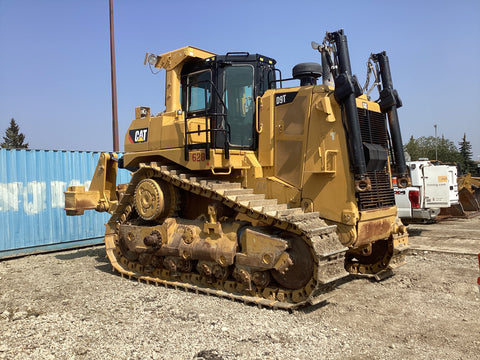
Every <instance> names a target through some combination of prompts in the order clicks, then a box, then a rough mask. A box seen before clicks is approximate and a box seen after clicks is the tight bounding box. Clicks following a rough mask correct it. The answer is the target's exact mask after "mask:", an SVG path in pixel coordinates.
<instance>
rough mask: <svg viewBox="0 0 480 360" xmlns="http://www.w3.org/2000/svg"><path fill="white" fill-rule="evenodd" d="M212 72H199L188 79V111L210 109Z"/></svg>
mask: <svg viewBox="0 0 480 360" xmlns="http://www.w3.org/2000/svg"><path fill="white" fill-rule="evenodd" d="M211 78H212V75H211V72H210V71H209V70H205V71H199V72H196V73H193V74H190V75H188V77H187V89H188V90H187V99H188V108H187V111H189V112H191V111H200V110H205V109H206V108H208V107H210V93H211Z"/></svg>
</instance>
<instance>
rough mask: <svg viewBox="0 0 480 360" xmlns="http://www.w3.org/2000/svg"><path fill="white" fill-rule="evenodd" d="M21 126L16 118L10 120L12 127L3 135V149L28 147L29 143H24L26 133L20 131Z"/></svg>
mask: <svg viewBox="0 0 480 360" xmlns="http://www.w3.org/2000/svg"><path fill="white" fill-rule="evenodd" d="M18 131H19V127H18V125H17V123H16V122H15V119H14V118H12V120H10V127H9V128H8V129H7V130H5V136H4V137H3V141H4V142H3V143H1V144H0V146H1V147H2V148H3V149H27V148H28V143H27V144H24V143H23V141H24V140H25V135H23V134H22V133H19V132H18Z"/></svg>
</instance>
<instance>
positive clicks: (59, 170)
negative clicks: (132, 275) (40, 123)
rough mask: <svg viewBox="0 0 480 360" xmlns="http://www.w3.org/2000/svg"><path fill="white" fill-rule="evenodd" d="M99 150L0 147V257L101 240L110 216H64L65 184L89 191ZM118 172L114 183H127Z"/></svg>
mask: <svg viewBox="0 0 480 360" xmlns="http://www.w3.org/2000/svg"><path fill="white" fill-rule="evenodd" d="M99 155H100V153H99V152H88V151H46V150H7V149H0V258H2V257H10V256H18V255H23V254H28V253H33V252H39V251H50V250H57V249H66V248H72V247H77V246H83V245H90V244H99V243H101V242H102V241H103V234H104V232H105V226H104V224H105V223H106V222H107V221H108V217H109V214H106V213H103V214H99V213H97V212H95V211H92V210H91V211H85V214H84V215H82V216H74V217H71V216H68V217H67V216H66V214H65V211H64V210H63V207H64V199H65V196H64V191H65V190H66V188H67V186H73V185H84V186H85V189H88V187H89V185H90V179H91V177H92V175H93V172H94V171H95V166H96V164H97V161H98V158H99ZM129 174H130V173H129V172H128V171H127V170H123V169H119V171H118V173H117V183H126V182H128V181H129V180H130V175H129Z"/></svg>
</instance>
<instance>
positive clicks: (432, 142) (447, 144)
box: [404, 136, 461, 163]
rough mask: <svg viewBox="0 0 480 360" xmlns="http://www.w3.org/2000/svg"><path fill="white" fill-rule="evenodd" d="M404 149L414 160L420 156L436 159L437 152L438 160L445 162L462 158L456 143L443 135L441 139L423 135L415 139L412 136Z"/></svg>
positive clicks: (453, 161)
mask: <svg viewBox="0 0 480 360" xmlns="http://www.w3.org/2000/svg"><path fill="white" fill-rule="evenodd" d="M404 149H405V151H406V152H408V154H409V155H410V157H411V159H412V160H418V159H420V158H427V159H429V160H435V154H436V155H437V160H438V161H440V162H444V163H455V162H456V163H458V162H460V160H461V156H460V153H459V152H458V150H457V148H456V146H455V143H454V142H453V141H450V140H448V139H445V138H444V137H443V136H442V137H441V138H440V139H439V138H436V137H434V136H428V137H426V136H421V137H419V138H418V139H414V138H413V136H412V137H410V140H409V141H408V143H407V144H406V145H404ZM435 149H436V151H435Z"/></svg>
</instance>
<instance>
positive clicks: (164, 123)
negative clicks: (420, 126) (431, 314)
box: [65, 29, 410, 309]
mask: <svg viewBox="0 0 480 360" xmlns="http://www.w3.org/2000/svg"><path fill="white" fill-rule="evenodd" d="M312 47H313V49H314V50H315V51H317V50H318V52H319V53H320V58H321V64H320V63H301V64H298V65H296V66H295V67H294V68H293V70H292V78H288V79H285V78H282V74H281V71H280V70H279V69H277V68H276V67H275V65H276V61H275V60H274V59H273V58H270V57H267V56H264V55H260V54H250V53H248V52H229V53H227V54H225V55H217V54H214V53H212V52H208V51H205V50H201V49H198V48H195V47H192V46H187V47H184V48H181V49H178V50H174V51H171V52H167V53H164V54H162V55H156V54H153V53H147V54H146V56H145V65H148V66H149V67H150V68H151V69H158V70H159V71H160V70H161V69H164V70H165V71H166V81H165V110H164V111H163V112H161V113H158V114H153V113H152V112H151V110H150V108H149V107H144V106H140V107H137V108H135V119H134V120H133V121H132V122H131V124H130V126H129V128H128V130H127V132H126V135H125V145H124V146H125V151H124V153H123V156H121V157H120V158H119V157H118V155H117V154H115V153H102V154H101V156H100V159H99V161H98V165H97V168H96V170H95V173H94V175H93V179H92V183H91V185H90V188H89V190H88V191H85V188H84V187H81V186H80V187H79V186H74V187H69V188H67V191H66V192H65V210H66V212H67V215H81V214H83V212H84V210H88V209H94V210H96V211H99V212H102V211H107V212H109V213H110V214H111V218H110V220H109V221H108V223H107V224H106V232H105V246H106V253H107V256H108V258H109V260H110V262H111V264H112V266H113V268H114V270H116V271H118V272H119V273H120V274H121V275H122V276H125V277H128V278H135V279H138V280H139V281H143V282H147V283H154V284H157V285H159V284H160V285H164V286H166V287H174V288H180V289H183V290H186V291H194V292H196V293H204V294H214V295H216V296H220V297H223V298H228V299H232V300H239V301H242V302H245V303H252V304H257V305H258V306H265V307H271V308H281V309H296V308H298V307H301V306H305V305H308V304H317V303H319V302H322V301H324V300H325V298H327V297H328V294H329V293H330V292H331V291H332V290H334V289H335V288H336V287H337V286H338V284H339V283H341V282H342V281H345V278H346V276H348V275H349V274H357V275H365V276H369V277H375V278H377V279H381V278H383V277H385V276H389V275H391V274H392V269H394V268H395V267H397V266H399V265H402V264H404V263H405V250H406V249H407V248H408V234H407V231H406V227H405V226H404V225H403V224H402V223H401V221H400V220H399V219H398V217H397V208H396V206H395V197H394V192H393V186H392V179H393V178H396V179H397V186H399V187H406V186H408V185H409V183H410V180H409V177H408V171H407V168H406V165H405V158H404V152H403V145H402V139H401V133H400V126H399V122H398V114H397V108H398V107H400V106H401V105H402V104H401V100H400V98H399V96H398V93H397V92H396V90H395V89H394V88H393V82H392V77H391V72H390V65H389V60H388V56H387V55H386V53H385V52H381V53H378V54H371V56H370V60H369V63H370V68H369V69H370V70H371V69H373V71H374V73H375V77H376V81H375V83H374V86H372V88H374V87H377V88H378V91H379V99H378V100H376V101H373V100H370V97H369V95H368V94H367V93H366V91H365V88H366V87H364V88H362V87H361V86H360V85H359V82H358V80H357V78H356V76H355V75H353V74H352V70H351V64H350V57H349V52H348V44H347V37H346V35H345V33H344V31H343V29H342V30H339V31H335V32H332V33H330V32H327V33H326V35H325V38H324V40H323V42H322V43H321V44H317V43H315V42H312ZM319 78H322V83H321V84H317V81H318V79H319ZM298 81H299V82H300V84H298ZM292 82H295V84H294V85H293V86H289V87H287V86H284V85H285V84H286V83H287V84H291V83H292ZM387 124H388V126H387ZM117 168H124V169H128V170H130V171H131V172H132V176H131V180H130V182H129V183H128V184H123V185H118V186H117V185H116V172H117Z"/></svg>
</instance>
